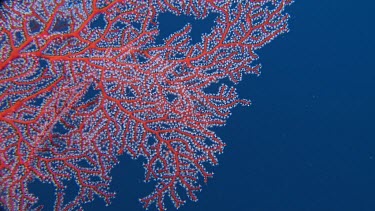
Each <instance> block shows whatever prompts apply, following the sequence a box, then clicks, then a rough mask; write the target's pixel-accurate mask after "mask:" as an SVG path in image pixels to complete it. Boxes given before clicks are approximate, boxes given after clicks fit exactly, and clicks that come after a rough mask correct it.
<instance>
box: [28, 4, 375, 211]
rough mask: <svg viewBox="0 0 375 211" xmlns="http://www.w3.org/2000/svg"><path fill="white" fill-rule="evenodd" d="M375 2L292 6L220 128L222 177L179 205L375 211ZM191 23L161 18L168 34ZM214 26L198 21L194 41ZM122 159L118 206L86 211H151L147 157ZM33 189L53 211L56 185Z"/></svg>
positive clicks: (116, 173)
mask: <svg viewBox="0 0 375 211" xmlns="http://www.w3.org/2000/svg"><path fill="white" fill-rule="evenodd" d="M374 6H375V5H374V3H373V1H368V2H367V3H364V2H362V3H359V2H353V1H348V0H341V1H338V0H326V1H302V0H299V1H297V2H296V3H294V4H293V5H292V6H290V7H289V8H288V11H289V13H290V14H291V16H292V18H291V20H290V29H291V31H290V32H289V33H288V34H284V35H282V36H280V37H278V38H277V39H275V40H274V41H273V42H271V43H270V44H268V45H267V46H266V47H264V48H263V49H261V50H260V51H258V53H259V55H260V62H261V63H262V64H263V68H262V74H261V75H260V76H259V77H257V76H246V77H245V78H244V80H243V81H242V82H241V83H240V84H239V85H238V86H237V87H238V89H239V93H240V96H241V97H243V98H247V99H251V100H252V103H253V104H252V106H251V107H236V108H235V109H234V110H233V115H232V116H231V118H230V119H229V120H228V124H227V125H226V126H225V127H220V128H216V129H215V131H217V134H218V135H219V136H220V137H221V138H222V139H223V140H224V141H225V142H226V144H227V147H226V148H225V151H224V154H222V155H219V162H220V165H219V166H217V167H215V168H214V171H215V176H214V178H213V179H210V180H209V182H208V183H207V185H203V191H202V192H201V193H198V197H199V201H198V202H197V203H194V202H190V201H188V203H187V204H186V205H184V206H183V207H182V208H180V209H179V210H181V211H189V210H195V211H199V210H202V211H207V210H224V211H227V210H228V211H232V210H236V211H374V210H375V135H374V133H375V123H374V119H375V111H374V108H375V93H374V91H375V68H374V50H375V48H374V47H375V45H374V44H375V43H374V40H373V36H374V27H373V25H374V21H373V20H372V19H373V8H374ZM184 21H185V22H186V21H191V19H189V18H187V19H185V20H181V19H179V18H176V19H173V18H170V17H169V16H164V17H163V16H162V18H161V19H160V22H161V24H162V25H161V27H166V28H162V30H164V31H165V30H166V31H168V28H170V29H173V27H176V26H179V25H180V24H182V23H183V22H184ZM210 24H212V21H201V22H194V23H193V35H194V38H193V39H195V40H197V39H198V41H199V39H200V36H199V34H200V33H202V32H207V31H209V29H210V27H211V25H210ZM182 25H183V24H182ZM166 31H165V32H164V33H167V32H166ZM120 160H121V163H120V165H118V166H116V167H115V168H114V170H113V172H112V175H113V181H112V190H115V191H116V192H117V197H116V198H115V199H114V200H113V203H112V204H111V206H109V207H106V206H105V205H104V202H103V200H101V199H97V200H96V201H95V202H93V203H91V204H87V205H85V206H84V208H85V210H122V211H123V210H129V211H141V210H143V208H142V207H141V205H140V203H139V202H138V198H140V197H142V196H145V195H146V194H148V193H150V191H152V188H153V186H152V184H145V183H143V179H144V170H143V167H142V162H144V161H142V160H131V159H130V158H129V157H125V156H123V157H121V158H120ZM71 186H72V188H71V190H72V193H74V191H75V190H74V184H72V185H71ZM31 189H32V190H33V192H34V193H38V194H41V195H40V196H41V197H40V200H41V203H42V204H46V208H47V210H51V207H52V204H53V201H51V200H52V198H53V197H52V196H53V188H52V187H51V186H48V185H40V184H37V183H35V184H33V185H31ZM166 205H167V207H168V210H175V209H174V208H173V206H172V204H171V202H170V201H169V200H166ZM150 210H155V207H154V206H152V207H150Z"/></svg>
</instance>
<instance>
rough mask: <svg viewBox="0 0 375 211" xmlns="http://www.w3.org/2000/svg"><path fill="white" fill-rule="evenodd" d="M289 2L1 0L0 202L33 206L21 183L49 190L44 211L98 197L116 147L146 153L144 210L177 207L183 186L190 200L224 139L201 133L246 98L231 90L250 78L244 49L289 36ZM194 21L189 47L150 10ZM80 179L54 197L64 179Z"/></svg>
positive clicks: (250, 52) (249, 52)
mask: <svg viewBox="0 0 375 211" xmlns="http://www.w3.org/2000/svg"><path fill="white" fill-rule="evenodd" d="M290 3H291V0H247V1H244V0H243V1H228V0H191V1H187V0H186V1H182V0H181V1H178V0H148V1H141V0H115V1H114V0H14V1H13V0H5V1H2V2H1V6H0V29H1V32H0V61H1V63H0V203H1V204H2V206H3V207H4V208H5V209H7V210H30V209H36V210H41V209H42V206H39V207H35V206H34V205H35V203H36V201H37V198H36V196H34V195H33V194H31V193H30V192H29V190H28V184H29V183H30V182H32V181H35V180H39V181H41V182H44V183H50V184H53V185H54V186H55V187H56V200H55V207H54V209H55V210H75V209H80V208H81V206H82V204H84V203H87V202H90V201H92V200H93V199H94V197H95V196H98V197H101V198H103V199H104V200H105V201H106V202H107V203H110V199H111V198H112V197H114V193H112V192H111V191H110V190H109V185H110V181H111V177H110V175H109V172H110V170H111V169H112V168H113V167H114V165H116V164H117V163H118V160H117V157H118V156H119V155H120V154H122V153H124V152H125V153H126V154H129V155H130V156H132V157H133V158H139V157H144V158H146V161H147V162H146V163H145V165H144V167H145V171H146V173H145V179H146V181H154V182H155V184H156V185H155V190H154V191H153V192H152V193H151V194H150V195H148V196H146V197H144V198H142V199H140V201H141V202H142V203H143V204H144V207H145V208H147V207H149V206H150V204H153V203H155V205H156V207H157V209H158V210H165V206H164V198H165V196H166V195H167V196H168V197H170V198H171V200H172V201H173V203H174V205H175V207H176V208H178V207H180V206H181V205H182V204H183V203H184V202H185V201H184V199H183V198H184V197H180V195H181V193H178V192H177V191H176V187H177V186H181V187H183V189H184V190H185V191H186V195H187V197H188V198H189V199H190V200H193V201H196V200H197V196H196V193H197V191H200V190H201V186H200V184H199V183H200V182H201V180H202V179H200V178H203V180H204V181H207V179H208V178H209V177H211V176H212V173H211V172H209V170H208V169H207V168H206V167H207V164H210V165H216V164H217V163H218V161H217V158H216V156H217V154H220V153H221V152H222V151H223V148H224V143H223V142H222V141H221V140H220V138H218V137H217V136H216V135H215V133H214V132H213V131H212V128H213V127H214V126H221V125H224V124H225V121H226V119H227V118H228V117H229V115H230V109H231V108H233V107H234V106H236V105H237V104H244V105H249V101H246V100H241V99H239V98H238V96H237V93H236V89H235V88H234V87H233V86H229V85H226V84H223V85H221V86H220V88H219V89H218V90H217V93H216V94H212V93H206V92H205V91H204V90H205V88H206V87H208V86H210V85H211V84H214V83H218V81H219V80H221V79H223V78H229V79H230V80H231V81H233V82H234V83H235V84H236V83H237V82H239V81H240V80H241V78H242V74H244V73H253V74H259V68H260V65H259V64H254V61H255V60H257V55H256V54H255V52H254V51H255V50H256V49H258V48H261V47H262V46H263V45H265V44H266V43H268V42H270V41H271V40H272V39H273V38H275V37H276V36H277V35H280V34H281V33H284V32H286V31H288V28H287V19H288V15H287V14H286V13H285V11H284V9H285V6H287V5H289V4H290ZM160 13H173V14H175V15H188V16H193V17H194V18H196V19H204V18H206V17H207V16H208V15H209V14H210V13H215V14H217V15H218V16H217V18H216V20H215V25H214V27H213V28H212V30H211V32H210V33H209V34H204V35H202V40H201V42H199V43H196V44H192V42H191V37H190V31H191V28H192V26H191V25H189V24H187V25H186V26H185V27H183V28H182V29H180V30H179V31H177V32H175V33H173V34H171V35H170V36H169V37H168V38H166V39H164V41H163V42H162V43H156V42H155V39H156V37H157V35H158V34H159V29H158V24H159V23H158V15H159V14H160ZM71 179H73V180H74V181H75V182H76V183H77V184H78V185H79V191H78V194H77V195H76V196H75V198H74V199H73V200H72V201H68V202H66V201H64V194H65V193H64V189H65V188H66V187H65V186H64V182H65V181H68V180H71ZM179 192H180V191H179Z"/></svg>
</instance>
